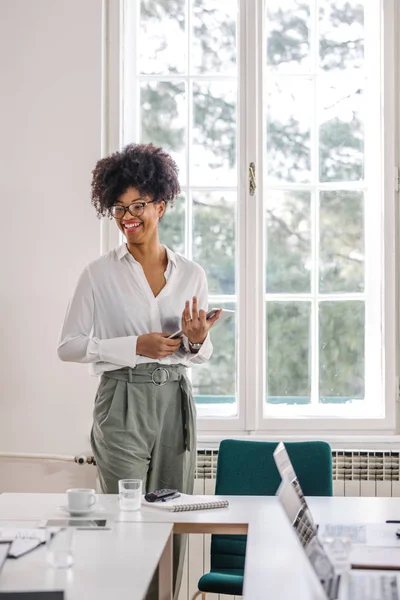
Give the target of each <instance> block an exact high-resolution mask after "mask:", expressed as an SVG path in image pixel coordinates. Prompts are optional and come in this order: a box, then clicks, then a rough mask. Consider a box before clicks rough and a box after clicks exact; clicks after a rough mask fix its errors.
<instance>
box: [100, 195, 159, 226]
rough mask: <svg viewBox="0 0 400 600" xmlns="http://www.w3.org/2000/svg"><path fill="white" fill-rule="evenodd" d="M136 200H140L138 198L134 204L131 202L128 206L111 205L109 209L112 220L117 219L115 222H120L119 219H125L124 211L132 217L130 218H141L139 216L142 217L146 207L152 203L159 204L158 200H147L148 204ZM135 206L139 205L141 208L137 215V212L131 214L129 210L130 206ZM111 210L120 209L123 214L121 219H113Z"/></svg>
mask: <svg viewBox="0 0 400 600" xmlns="http://www.w3.org/2000/svg"><path fill="white" fill-rule="evenodd" d="M138 200H140V198H138V199H137V200H135V202H132V203H131V204H130V205H129V206H122V205H121V204H113V205H112V206H111V207H110V215H111V216H112V217H113V218H114V219H117V221H120V220H121V219H123V218H124V217H125V215H126V211H128V212H129V214H130V215H132V217H141V216H142V214H143V213H144V209H145V208H146V206H147V205H148V204H152V203H153V202H159V200H149V201H148V202H138ZM135 204H140V205H141V206H142V212H140V213H138V212H135V213H133V212H132V211H131V210H130V208H131V206H135ZM113 208H119V209H120V210H121V209H124V214H123V215H122V216H121V217H115V216H114V215H113V212H112V211H113Z"/></svg>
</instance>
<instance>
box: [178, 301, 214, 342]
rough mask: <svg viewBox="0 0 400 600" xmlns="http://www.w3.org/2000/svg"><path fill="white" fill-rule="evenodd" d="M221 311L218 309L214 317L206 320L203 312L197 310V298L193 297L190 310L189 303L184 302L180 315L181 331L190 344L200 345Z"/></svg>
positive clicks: (205, 314)
mask: <svg viewBox="0 0 400 600" xmlns="http://www.w3.org/2000/svg"><path fill="white" fill-rule="evenodd" d="M221 312H222V310H221V309H220V310H219V311H218V312H217V313H216V314H215V316H214V317H212V318H211V319H207V318H206V317H207V313H206V311H205V310H198V307H197V298H196V296H193V304H192V310H191V311H190V302H189V300H186V303H185V310H184V311H183V313H182V324H181V329H182V331H183V333H184V334H185V335H186V337H187V338H188V340H189V342H192V344H202V343H203V342H204V340H205V339H206V337H207V334H208V331H209V329H210V328H211V327H212V326H213V325H214V323H215V322H216V321H218V319H219V316H220V314H221Z"/></svg>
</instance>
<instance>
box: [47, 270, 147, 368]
mask: <svg viewBox="0 0 400 600" xmlns="http://www.w3.org/2000/svg"><path fill="white" fill-rule="evenodd" d="M93 314H94V298H93V289H92V284H91V281H90V274H89V272H88V269H87V268H86V269H85V270H84V271H83V273H82V275H81V276H80V278H79V280H78V283H77V286H76V288H75V291H74V294H73V296H72V300H71V302H70V303H69V305H68V309H67V314H66V315H65V319H64V323H63V326H62V329H61V333H60V336H59V340H58V345H57V352H58V356H59V358H60V359H61V360H63V361H69V362H79V363H96V362H107V363H112V364H114V365H119V366H121V367H134V366H135V365H136V359H137V355H136V344H137V339H138V336H136V335H131V336H126V337H117V338H110V339H104V340H101V339H99V338H96V337H93V336H92V330H93Z"/></svg>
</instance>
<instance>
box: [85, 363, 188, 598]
mask: <svg viewBox="0 0 400 600" xmlns="http://www.w3.org/2000/svg"><path fill="white" fill-rule="evenodd" d="M91 443H92V450H93V454H94V457H95V459H96V463H97V468H98V474H99V479H100V485H101V489H102V492H103V493H104V494H117V493H118V480H119V479H142V481H143V490H144V491H146V492H149V491H152V490H155V489H160V488H177V489H178V490H179V491H181V492H183V493H185V494H191V493H193V483H194V470H195V462H196V408H195V404H194V400H193V393H192V388H191V385H190V382H189V380H188V378H187V375H186V368H185V367H183V366H181V365H161V364H158V363H147V364H141V365H137V366H136V367H135V368H134V369H132V368H130V367H126V368H123V369H118V370H117V371H107V372H106V373H103V375H102V376H101V380H100V384H99V388H98V390H97V394H96V401H95V407H94V412H93V427H92V433H91ZM185 547H186V536H182V535H179V536H174V578H173V581H174V598H177V597H178V593H179V587H180V583H181V578H182V569H183V561H184V555H185ZM147 598H148V599H149V600H150V599H151V600H156V599H157V598H158V589H157V577H154V578H153V581H152V583H151V585H150V587H149V592H148V596H147Z"/></svg>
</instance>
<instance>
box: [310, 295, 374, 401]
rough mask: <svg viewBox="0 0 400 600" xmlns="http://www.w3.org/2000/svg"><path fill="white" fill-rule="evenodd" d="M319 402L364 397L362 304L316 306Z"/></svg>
mask: <svg viewBox="0 0 400 600" xmlns="http://www.w3.org/2000/svg"><path fill="white" fill-rule="evenodd" d="M319 317H320V326H319V335H320V339H319V361H320V362H319V365H320V366H319V372H320V402H323V403H327V402H345V401H346V400H350V399H352V398H364V395H365V390H364V385H365V365H364V328H365V307H364V302H360V301H347V302H346V301H343V302H339V301H338V302H321V303H320V306H319Z"/></svg>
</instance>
